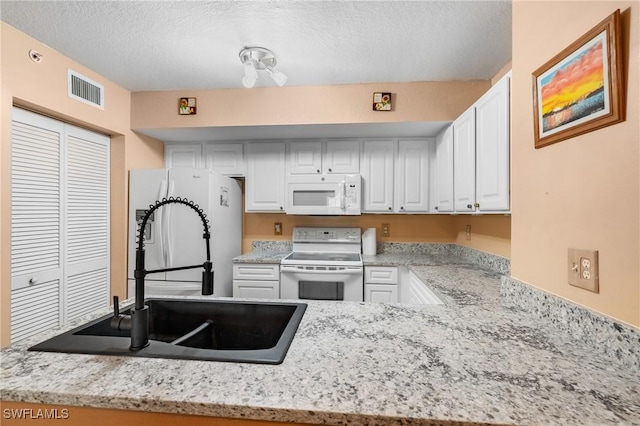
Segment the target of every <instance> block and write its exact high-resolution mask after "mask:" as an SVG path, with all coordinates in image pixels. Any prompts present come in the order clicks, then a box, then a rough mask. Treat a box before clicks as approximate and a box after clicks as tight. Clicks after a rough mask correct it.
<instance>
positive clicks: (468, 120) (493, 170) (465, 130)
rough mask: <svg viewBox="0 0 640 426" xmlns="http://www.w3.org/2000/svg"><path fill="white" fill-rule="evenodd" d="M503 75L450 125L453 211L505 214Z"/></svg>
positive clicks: (506, 139)
mask: <svg viewBox="0 0 640 426" xmlns="http://www.w3.org/2000/svg"><path fill="white" fill-rule="evenodd" d="M510 78H511V74H510V73H509V74H507V75H506V76H505V77H503V78H502V79H501V80H500V81H498V83H496V84H495V85H494V86H493V87H492V88H491V89H489V91H487V93H485V94H484V95H483V96H482V97H481V98H480V99H479V100H478V101H477V102H476V103H475V104H473V106H472V107H471V108H469V109H468V110H467V111H466V112H465V113H464V114H462V115H461V116H460V117H459V118H458V119H457V120H456V121H454V122H453V146H454V196H455V211H457V212H506V211H509V81H510Z"/></svg>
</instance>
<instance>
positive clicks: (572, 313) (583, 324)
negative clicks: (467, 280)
mask: <svg viewBox="0 0 640 426" xmlns="http://www.w3.org/2000/svg"><path fill="white" fill-rule="evenodd" d="M500 296H501V300H502V303H503V305H504V306H508V307H516V308H519V309H522V310H524V311H526V312H527V313H529V314H532V315H535V316H536V317H538V318H540V319H542V320H544V321H546V322H547V323H550V324H552V325H554V326H555V327H557V328H560V329H561V330H564V331H566V332H568V333H569V334H570V335H571V336H572V337H573V338H574V339H576V340H578V341H580V342H583V343H585V344H586V345H588V346H590V347H593V348H598V350H599V351H600V352H602V353H603V354H604V355H605V356H607V357H609V358H611V359H613V360H616V361H618V362H620V363H622V364H624V365H625V366H628V367H633V368H636V369H638V370H640V329H638V328H636V327H633V326H631V325H628V324H624V323H621V322H620V321H616V320H615V319H612V318H610V317H607V316H605V315H602V314H599V313H597V312H594V311H591V310H590V309H588V308H586V307H583V306H579V305H576V304H574V303H572V302H570V301H568V300H566V299H563V298H561V297H559V296H556V295H553V294H550V293H547V292H545V291H543V290H540V289H538V288H536V287H534V286H532V285H530V284H527V283H524V282H522V281H519V280H517V279H515V278H512V277H509V276H502V277H501V283H500Z"/></svg>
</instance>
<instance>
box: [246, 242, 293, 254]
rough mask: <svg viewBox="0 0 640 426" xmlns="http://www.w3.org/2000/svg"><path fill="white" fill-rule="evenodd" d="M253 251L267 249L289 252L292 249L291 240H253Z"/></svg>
mask: <svg viewBox="0 0 640 426" xmlns="http://www.w3.org/2000/svg"><path fill="white" fill-rule="evenodd" d="M252 247H253V251H269V252H276V253H280V252H282V253H289V252H290V251H291V250H292V243H291V241H288V240H287V241H282V240H278V241H254V242H253V244H252Z"/></svg>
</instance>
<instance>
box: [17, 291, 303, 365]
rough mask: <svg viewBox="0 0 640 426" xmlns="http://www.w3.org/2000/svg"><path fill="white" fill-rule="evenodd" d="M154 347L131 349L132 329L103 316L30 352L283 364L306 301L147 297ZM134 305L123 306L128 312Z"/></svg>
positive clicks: (123, 311)
mask: <svg viewBox="0 0 640 426" xmlns="http://www.w3.org/2000/svg"><path fill="white" fill-rule="evenodd" d="M145 303H146V305H147V306H149V346H147V347H145V348H143V349H140V350H137V351H132V350H130V349H129V345H130V343H131V341H130V340H131V339H130V333H129V331H119V330H114V329H112V328H111V325H110V323H111V318H112V315H108V316H105V317H102V318H99V319H97V320H95V321H92V322H90V323H87V324H84V325H82V326H80V327H78V328H75V329H73V330H70V331H68V332H66V333H63V334H60V335H58V336H56V337H53V338H51V339H49V340H46V341H44V342H42V343H39V344H37V345H35V346H32V347H31V348H29V350H30V351H45V352H64V353H81V354H99V355H119V356H134V357H149V358H171V359H189V360H208V361H228V362H247V363H258V364H280V363H282V361H283V360H284V357H285V355H286V353H287V350H288V349H289V346H290V345H291V341H292V340H293V337H294V335H295V333H296V330H297V329H298V325H299V324H300V321H301V320H302V316H303V315H304V312H305V310H306V308H307V305H306V304H304V303H280V302H242V301H226V300H225V301H220V300H190V299H152V298H150V299H146V301H145ZM132 307H133V305H132V306H129V307H127V308H124V309H123V310H122V313H123V314H129V313H130V310H131V308H132Z"/></svg>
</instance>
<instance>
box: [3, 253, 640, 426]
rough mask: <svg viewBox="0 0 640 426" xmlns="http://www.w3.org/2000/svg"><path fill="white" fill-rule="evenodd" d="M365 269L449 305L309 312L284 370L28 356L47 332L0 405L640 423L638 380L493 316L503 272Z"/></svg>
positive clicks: (350, 306)
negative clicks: (418, 287) (414, 284)
mask: <svg viewBox="0 0 640 426" xmlns="http://www.w3.org/2000/svg"><path fill="white" fill-rule="evenodd" d="M246 257H252V258H254V259H255V258H258V257H262V258H263V259H265V258H266V259H268V256H267V255H266V254H264V253H263V254H262V255H260V254H255V255H252V256H245V258H246ZM275 257H277V256H275ZM403 259H404V261H403ZM365 262H369V264H373V263H377V264H389V262H395V264H397V265H401V264H410V265H411V266H410V268H411V270H412V271H413V272H414V273H415V274H417V275H418V276H419V277H420V279H422V280H423V282H424V283H426V284H427V285H429V286H430V287H431V288H432V289H433V290H434V291H435V292H436V293H437V294H438V295H439V296H440V298H441V299H442V300H443V302H444V305H438V306H433V305H431V306H420V305H401V304H377V303H357V302H324V301H323V302H313V301H310V302H308V308H307V311H306V313H305V315H304V317H303V319H302V322H301V324H300V327H299V329H298V331H297V334H296V336H295V338H294V340H293V343H292V345H291V347H290V349H289V351H288V353H287V356H286V358H285V360H284V362H283V363H282V364H280V365H255V364H235V363H220V362H206V361H179V360H164V359H144V358H124V357H110V356H90V355H72V354H61V353H39V352H27V351H26V349H27V348H28V347H29V346H31V345H32V344H34V343H36V342H39V341H42V340H44V339H46V338H48V337H50V336H53V335H55V334H58V333H60V331H61V330H56V331H51V332H47V333H43V334H41V335H39V336H36V337H34V338H31V339H28V340H25V341H23V342H19V343H17V344H14V345H12V346H10V347H9V348H6V349H3V350H2V380H1V391H2V400H3V401H12V402H23V403H27V402H30V403H43V404H58V405H62V406H66V407H69V408H70V409H71V412H73V407H74V406H85V407H97V408H109V409H116V410H131V411H151V412H161V413H178V414H182V415H198V416H210V417H219V418H242V419H256V420H263V421H283V422H300V423H311V424H361V425H370V424H371V425H372V424H376V425H393V424H421V425H435V424H439V425H463V424H464V425H476V424H518V425H527V424H528V425H534V424H535V425H545V424H557V425H585V424H594V425H596V424H597V425H605V424H638V423H640V377H639V375H638V371H637V369H634V368H632V367H628V366H624V365H622V364H617V363H615V362H614V361H612V360H610V359H609V358H606V357H604V356H603V355H600V354H598V353H597V351H594V350H593V348H590V347H587V346H586V345H583V344H581V343H580V342H577V341H575V340H574V339H572V338H571V337H570V336H569V335H567V334H566V333H565V332H563V331H561V330H558V329H556V328H553V327H551V326H546V325H544V324H542V323H541V322H540V321H539V320H537V319H536V318H534V317H533V316H530V315H528V314H526V313H524V312H521V311H518V310H516V309H514V308H507V307H504V306H502V304H501V299H500V274H499V273H496V272H494V271H492V270H490V269H486V268H482V267H479V266H477V265H472V264H470V263H465V262H462V261H460V258H457V259H456V257H455V256H451V255H432V256H427V255H404V256H403V255H400V254H391V255H387V256H384V255H380V256H372V257H369V258H368V259H367V258H365ZM106 313H107V311H106V310H105V311H102V312H99V313H97V314H96V315H93V316H92V317H97V316H98V315H100V314H102V315H104V314H106ZM86 320H87V318H84V319H83V320H82V321H79V322H78V324H79V323H81V322H84V321H86Z"/></svg>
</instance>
